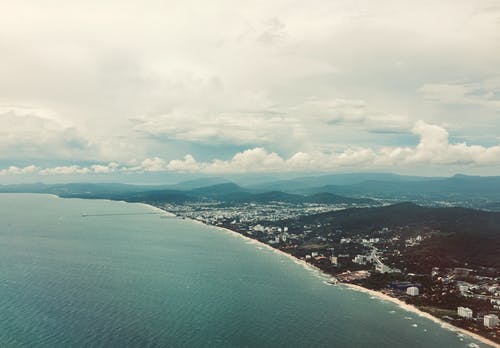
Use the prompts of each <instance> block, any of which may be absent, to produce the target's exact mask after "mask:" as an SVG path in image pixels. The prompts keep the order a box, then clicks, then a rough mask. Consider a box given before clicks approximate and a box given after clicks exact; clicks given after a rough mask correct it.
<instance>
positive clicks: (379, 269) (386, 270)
mask: <svg viewBox="0 0 500 348" xmlns="http://www.w3.org/2000/svg"><path fill="white" fill-rule="evenodd" d="M375 270H376V271H377V272H379V273H391V272H392V269H391V267H389V266H387V265H384V264H383V263H377V264H376V265H375Z"/></svg>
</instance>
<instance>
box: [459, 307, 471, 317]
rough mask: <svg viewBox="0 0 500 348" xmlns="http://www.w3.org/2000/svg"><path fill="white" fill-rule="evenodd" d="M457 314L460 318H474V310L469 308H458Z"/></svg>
mask: <svg viewBox="0 0 500 348" xmlns="http://www.w3.org/2000/svg"><path fill="white" fill-rule="evenodd" d="M457 314H458V316H460V317H463V318H467V319H471V318H472V309H470V308H467V307H458V308H457Z"/></svg>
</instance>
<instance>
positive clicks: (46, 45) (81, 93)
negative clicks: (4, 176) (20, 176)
mask: <svg viewBox="0 0 500 348" xmlns="http://www.w3.org/2000/svg"><path fill="white" fill-rule="evenodd" d="M496 5H497V0H477V1H465V0H443V1H439V2H438V3H437V2H434V3H431V2H428V1H423V2H412V3H404V4H403V3H402V2H398V1H393V0H391V1H383V2H376V3H375V2H373V1H366V0H363V1H360V2H352V1H347V0H339V1H331V0H317V1H315V2H314V3H312V2H296V3H294V4H293V6H292V5H291V4H290V2H289V1H285V0H266V1H264V0H255V1H245V0H242V1H238V2H235V1H232V0H218V1H216V3H214V4H213V5H212V6H199V5H193V3H190V2H189V1H187V2H182V3H176V2H171V1H155V2H151V3H148V6H143V5H141V4H139V3H138V2H133V1H118V0H110V1H106V2H105V3H103V2H98V1H77V2H72V3H70V4H68V5H67V6H55V5H54V4H52V3H51V4H46V5H42V4H41V3H40V1H35V0H26V1H16V2H0V21H1V22H2V33H3V34H2V35H1V37H0V51H1V52H2V59H1V62H0V96H1V97H0V155H1V156H0V159H1V160H2V163H8V164H10V163H17V164H18V163H34V165H36V166H40V164H41V163H57V164H59V163H64V164H67V163H77V164H81V163H96V164H95V165H96V166H97V167H94V168H92V167H90V166H89V167H86V168H88V170H89V172H90V173H96V172H100V173H101V174H112V173H121V172H122V168H125V169H126V170H129V171H143V172H148V171H162V170H165V168H166V167H167V166H170V167H171V168H174V167H175V166H179V167H182V166H184V167H186V166H189V165H191V166H192V167H193V168H194V169H193V170H198V171H207V170H212V171H216V170H220V171H223V170H233V169H231V168H236V167H238V166H239V167H241V168H246V169H244V170H250V169H249V168H248V166H247V165H246V164H244V163H243V162H241V161H243V159H241V158H237V159H235V161H236V160H237V161H238V162H234V163H233V162H231V161H232V159H228V157H227V156H228V153H232V154H234V152H237V151H241V150H242V149H250V150H252V149H261V150H264V149H265V150H264V151H266V153H267V154H273V153H274V154H276V156H278V157H280V158H281V159H282V160H283V161H284V162H285V163H286V165H288V166H291V167H292V168H311V170H314V166H318V167H317V168H318V169H321V168H325V167H328V168H334V167H335V165H338V166H347V165H354V163H372V164H374V165H380V166H382V165H390V164H391V163H396V162H397V163H423V162H426V161H427V162H428V161H434V162H436V163H437V162H439V163H443V164H442V165H443V166H446V165H448V163H457V158H456V156H455V157H453V156H451V157H452V158H451V159H450V153H452V152H453V153H454V152H458V153H460V154H463V153H464V152H465V153H467V154H469V155H464V157H463V158H462V160H463V161H464V163H475V164H477V165H479V163H484V164H483V165H484V166H487V165H488V164H487V163H492V160H491V159H490V156H491V153H495V151H496V150H495V147H494V146H492V144H493V145H494V143H495V142H496V141H497V140H496V138H497V137H498V134H500V123H499V121H498V112H499V110H500V107H499V104H498V99H499V86H500V83H498V81H500V74H499V72H498V66H500V44H499V42H500V41H499V37H498V33H499V32H500V21H499V20H498V18H499V13H498V9H496V7H498V6H496ZM193 6H194V7H196V11H193ZM495 6H496V7H495ZM430 8H432V10H430ZM450 14H451V15H450ZM221 18H223V19H224V20H221ZM20 22H22V23H29V24H30V25H29V26H20V25H19V23H20ZM416 91H417V93H416ZM422 118H424V119H425V120H426V122H428V123H429V124H438V125H441V126H443V127H445V128H446V129H447V130H449V131H450V134H452V137H451V138H450V139H451V140H448V142H449V144H448V145H447V146H444V145H443V144H442V143H440V144H431V143H429V142H428V141H427V140H425V141H423V144H422V146H421V149H420V150H418V149H413V148H410V147H408V146H409V145H411V144H413V142H414V138H413V137H412V136H411V135H409V134H411V133H410V132H408V130H411V127H412V125H414V124H415V122H416V121H418V120H419V119H422ZM423 131H424V132H425V130H423ZM405 132H406V133H405ZM381 133H383V134H384V136H380V134H381ZM456 139H467V142H468V143H469V142H470V143H472V144H477V145H476V146H480V147H479V148H475V147H474V146H471V145H467V144H464V145H459V144H460V143H457V142H456V141H455V140H456ZM207 145H208V146H207ZM460 146H461V147H460ZM481 146H482V148H481ZM431 148H434V149H439V155H436V156H434V157H435V158H432V157H433V156H431V155H429V151H430V150H429V149H431ZM490 148H491V149H490ZM485 149H489V150H485ZM418 151H419V152H418ZM256 153H258V151H256V152H255V153H253V152H250V153H249V154H245V157H246V156H248V158H250V157H251V156H256ZM471 153H477V154H478V156H479V157H478V158H477V159H476V160H471V159H469V157H468V156H471V155H470V154H471ZM185 154H191V155H192V157H193V158H196V161H195V163H194V164H193V163H192V161H191V162H190V161H186V159H185V158H182V157H183V156H184V155H185ZM294 154H296V155H297V157H295V156H294ZM261 156H262V153H261ZM132 158H137V159H140V160H141V161H142V160H143V159H147V158H149V159H154V158H160V159H161V160H160V161H164V163H162V162H160V161H158V160H155V161H152V162H151V163H150V162H147V163H144V164H141V163H139V162H138V163H136V164H134V165H131V164H128V161H129V160H130V159H132ZM214 158H219V159H220V161H219V162H217V167H215V166H211V164H212V160H213V159H214ZM266 158H267V157H266ZM292 158H294V160H293V161H291V162H288V161H289V160H291V159H292ZM480 158H481V159H480ZM58 160H59V161H60V162H57V161H58ZM172 160H174V161H178V162H172ZM271 160H272V163H269V164H268V167H269V168H272V170H278V168H280V166H286V165H284V164H280V163H281V162H279V161H275V160H276V158H275V157H274V156H272V157H271V159H270V161H271ZM324 160H327V161H328V162H327V163H333V164H328V165H327V164H326V163H324ZM29 161H33V162H29ZM401 161H403V162H401ZM471 161H472V162H471ZM108 162H116V163H120V168H110V167H108V166H107V164H106V163H108ZM199 163H202V164H203V165H201V167H199V166H198V164H199ZM300 163H304V164H300ZM351 163H352V164H351ZM334 164H335V165H334ZM101 166H102V167H101ZM255 167H257V166H253V167H252V168H255ZM82 168H83V167H82ZM224 168H225V169H224ZM125 169H124V170H125ZM75 170H77V169H75ZM186 170H187V169H186ZM234 170H236V169H234ZM234 170H233V171H234ZM241 170H243V169H241ZM252 170H255V169H252ZM438 171H439V169H438ZM490 171H491V168H490Z"/></svg>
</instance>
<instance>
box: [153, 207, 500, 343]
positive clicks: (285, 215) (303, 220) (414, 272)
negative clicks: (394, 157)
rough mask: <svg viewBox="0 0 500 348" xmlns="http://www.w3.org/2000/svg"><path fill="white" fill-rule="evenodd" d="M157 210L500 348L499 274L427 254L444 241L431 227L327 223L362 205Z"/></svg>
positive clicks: (174, 208)
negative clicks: (286, 257)
mask: <svg viewBox="0 0 500 348" xmlns="http://www.w3.org/2000/svg"><path fill="white" fill-rule="evenodd" d="M158 207H159V208H161V209H163V210H166V211H169V212H171V213H174V214H175V215H177V216H178V217H180V218H186V219H193V220H197V221H200V222H202V223H205V224H208V225H213V226H218V227H222V228H227V229H229V230H232V231H235V232H238V233H240V234H242V235H244V236H246V237H249V238H252V239H256V240H258V241H260V242H262V243H265V244H267V245H269V246H271V247H273V248H276V249H279V250H280V251H282V252H285V253H287V254H290V255H292V256H294V257H296V258H298V259H300V260H302V261H304V262H307V263H308V264H310V265H312V266H314V267H316V268H318V269H320V270H321V271H323V272H324V273H326V274H328V275H329V276H331V282H332V283H343V284H353V285H357V286H361V287H363V288H366V289H370V290H375V291H378V292H380V293H383V294H385V295H388V296H391V297H392V298H396V299H399V300H401V301H403V302H405V303H407V304H409V305H413V306H415V307H416V308H418V309H419V310H421V311H423V312H427V313H429V314H431V315H432V316H434V317H436V318H438V319H440V320H442V321H445V322H447V323H449V324H451V325H453V326H455V327H459V328H462V329H465V330H467V331H469V332H472V333H475V334H478V335H481V336H483V337H485V338H487V339H489V340H491V341H493V342H497V343H500V325H499V316H500V273H499V270H498V269H497V268H496V267H491V266H488V265H477V264H468V263H467V262H463V263H460V262H458V263H457V264H456V265H450V264H447V263H446V262H442V261H441V257H440V255H439V254H438V255H434V254H433V255H431V256H429V255H426V254H425V252H422V250H424V251H425V250H426V249H425V248H426V247H428V246H429V245H432V244H433V242H434V241H435V240H437V238H439V237H440V236H441V235H442V234H443V233H442V231H440V230H438V229H435V228H433V227H432V226H426V225H425V224H423V225H419V226H411V225H410V226H408V225H394V224H392V225H390V226H389V225H388V226H382V225H381V226H377V228H376V229H373V228H371V229H370V230H368V229H359V228H352V229H349V228H345V229H343V228H339V227H338V226H336V225H335V224H333V223H331V221H329V220H328V219H325V218H322V216H323V215H324V214H328V212H336V211H339V212H340V211H342V210H344V209H346V208H353V207H354V208H361V207H366V206H365V205H359V206H356V205H354V206H353V205H332V204H312V203H311V204H293V203H284V202H272V203H266V204H259V203H245V204H227V203H224V202H216V201H215V202H214V201H211V202H205V203H199V202H198V203H196V204H194V203H193V204H189V203H187V204H171V203H166V204H161V205H159V206H158ZM322 214H323V215H322ZM311 216H314V217H315V218H314V219H311V218H309V217H311Z"/></svg>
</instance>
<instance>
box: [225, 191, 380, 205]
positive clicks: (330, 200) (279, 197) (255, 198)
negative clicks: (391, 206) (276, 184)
mask: <svg viewBox="0 0 500 348" xmlns="http://www.w3.org/2000/svg"><path fill="white" fill-rule="evenodd" d="M219 199H220V200H221V201H224V202H228V203H272V202H283V203H291V204H303V203H317V204H373V205H377V202H376V201H374V200H372V199H367V198H349V197H343V196H339V195H334V194H331V193H319V194H314V195H310V196H305V195H299V194H293V193H286V192H282V191H269V192H263V193H254V194H252V193H250V192H232V193H229V194H226V195H222V196H220V197H219Z"/></svg>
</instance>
